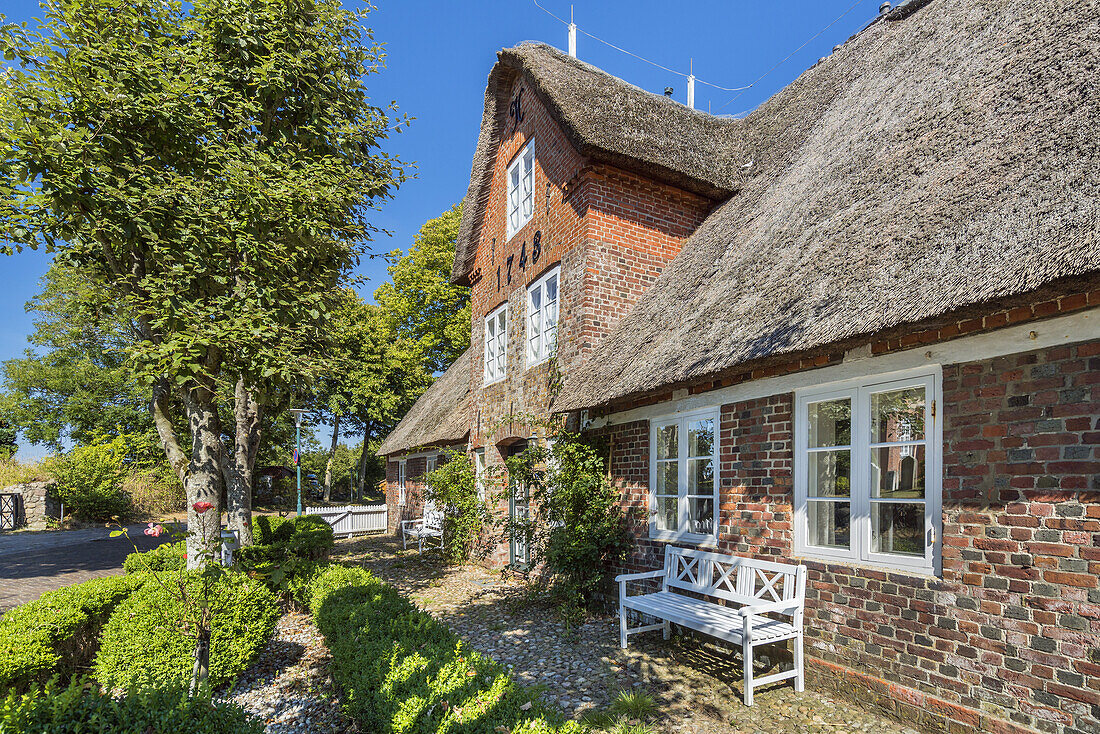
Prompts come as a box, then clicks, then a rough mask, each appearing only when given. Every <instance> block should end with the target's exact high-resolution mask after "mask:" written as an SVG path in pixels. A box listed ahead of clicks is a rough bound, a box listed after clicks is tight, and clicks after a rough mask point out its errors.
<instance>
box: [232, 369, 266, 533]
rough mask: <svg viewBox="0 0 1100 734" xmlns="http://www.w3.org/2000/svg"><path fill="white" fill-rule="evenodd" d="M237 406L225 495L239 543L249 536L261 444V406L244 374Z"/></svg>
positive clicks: (238, 382) (236, 392)
mask: <svg viewBox="0 0 1100 734" xmlns="http://www.w3.org/2000/svg"><path fill="white" fill-rule="evenodd" d="M234 394H235V398H236V407H235V408H234V410H233V419H234V424H235V426H234V432H233V450H232V451H231V452H230V453H229V455H228V456H226V458H225V497H226V510H227V513H228V518H229V527H230V529H231V530H235V531H237V538H238V539H239V540H240V543H241V547H242V548H243V547H245V546H250V545H252V543H253V538H252V474H253V470H254V469H255V465H256V452H257V451H258V450H259V446H260V418H261V417H262V415H261V412H262V408H261V407H260V404H259V403H258V402H257V401H256V399H255V397H254V396H253V393H252V391H251V390H249V389H248V388H247V387H246V386H245V383H244V378H240V379H238V380H237V386H236V389H235V393H234Z"/></svg>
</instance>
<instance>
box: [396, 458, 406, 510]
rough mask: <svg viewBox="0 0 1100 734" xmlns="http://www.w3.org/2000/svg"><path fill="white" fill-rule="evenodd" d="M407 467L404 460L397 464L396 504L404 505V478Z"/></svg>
mask: <svg viewBox="0 0 1100 734" xmlns="http://www.w3.org/2000/svg"><path fill="white" fill-rule="evenodd" d="M407 468H408V466H407V463H406V461H405V460H404V459H402V460H401V461H399V462H397V504H398V505H402V506H403V505H404V504H405V478H406V470H407Z"/></svg>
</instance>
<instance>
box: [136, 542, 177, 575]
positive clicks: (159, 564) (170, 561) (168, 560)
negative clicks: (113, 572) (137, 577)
mask: <svg viewBox="0 0 1100 734" xmlns="http://www.w3.org/2000/svg"><path fill="white" fill-rule="evenodd" d="M186 566H187V543H186V542H184V541H182V540H181V541H179V542H178V543H165V544H163V545H158V546H157V547H156V548H153V549H152V550H147V551H144V552H141V551H138V552H136V553H131V554H130V555H128V556H126V560H125V561H123V562H122V568H123V570H125V571H126V573H146V572H147V571H157V572H160V571H176V570H179V569H181V568H185V567H186Z"/></svg>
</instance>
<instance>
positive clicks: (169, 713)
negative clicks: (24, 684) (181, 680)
mask: <svg viewBox="0 0 1100 734" xmlns="http://www.w3.org/2000/svg"><path fill="white" fill-rule="evenodd" d="M263 731H264V726H263V724H262V723H261V722H259V721H257V720H255V719H253V718H251V717H250V716H249V715H248V714H246V713H245V712H244V711H243V710H242V709H240V708H239V707H237V706H236V705H234V704H231V703H211V702H210V701H208V700H206V699H204V698H201V697H196V698H188V697H187V692H186V691H185V690H183V689H171V688H168V689H163V688H162V689H153V688H150V689H146V690H141V691H131V692H130V693H129V694H127V695H126V696H124V697H122V698H119V699H114V698H112V697H111V696H109V695H107V694H106V693H104V692H103V691H102V690H100V689H99V688H98V687H97V686H86V685H84V684H83V683H81V682H80V681H73V683H72V684H71V685H69V686H68V687H67V688H58V687H55V686H54V685H52V684H51V685H49V686H47V688H46V689H45V690H44V691H38V690H35V691H34V692H33V693H30V694H28V695H25V696H19V695H17V694H16V693H15V692H14V691H13V692H11V693H10V694H9V695H8V696H7V698H6V699H4V700H0V734H7V732H12V733H13V734H14V732H54V733H56V734H62V733H64V734H69V733H70V732H71V733H72V734H78V733H79V734H116V733H117V732H136V733H137V734H142V733H144V732H172V733H173V734H231V733H232V734H261V733H262V732H263Z"/></svg>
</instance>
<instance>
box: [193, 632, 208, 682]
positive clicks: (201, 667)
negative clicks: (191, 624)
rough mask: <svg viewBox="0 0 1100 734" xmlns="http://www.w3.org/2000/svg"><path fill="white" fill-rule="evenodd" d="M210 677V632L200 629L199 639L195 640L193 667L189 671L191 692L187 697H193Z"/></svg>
mask: <svg viewBox="0 0 1100 734" xmlns="http://www.w3.org/2000/svg"><path fill="white" fill-rule="evenodd" d="M209 677H210V630H208V629H200V630H199V637H198V639H197V640H195V666H194V667H193V668H192V669H191V690H190V691H189V695H191V696H195V695H196V694H198V692H199V691H200V690H202V687H203V685H204V684H205V683H206V679H207V678H209Z"/></svg>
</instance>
